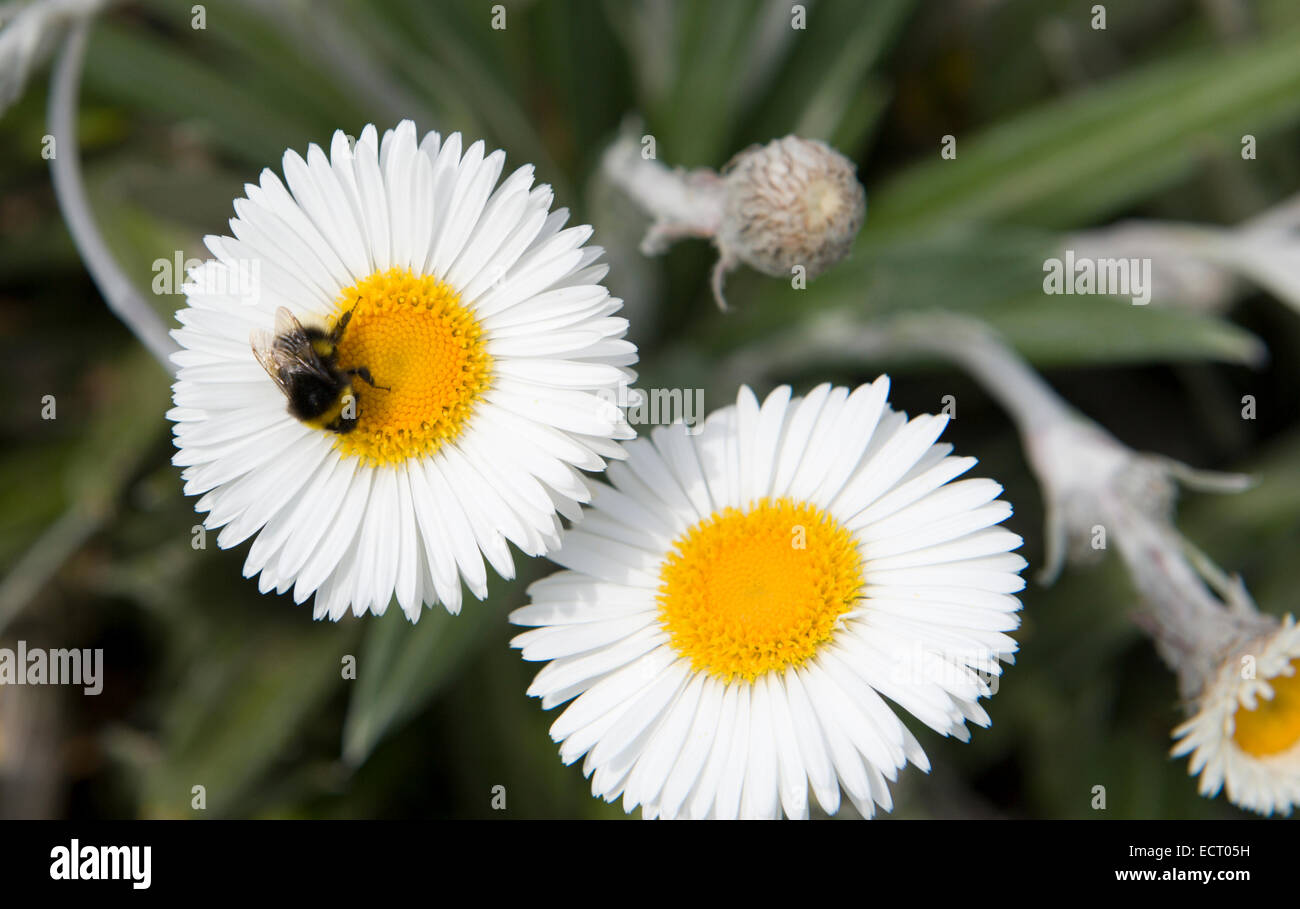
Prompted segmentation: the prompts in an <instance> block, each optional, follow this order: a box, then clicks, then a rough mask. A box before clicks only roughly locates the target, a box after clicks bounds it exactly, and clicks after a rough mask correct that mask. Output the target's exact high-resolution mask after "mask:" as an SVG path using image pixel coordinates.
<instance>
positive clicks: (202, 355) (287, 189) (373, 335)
mask: <svg viewBox="0 0 1300 909" xmlns="http://www.w3.org/2000/svg"><path fill="white" fill-rule="evenodd" d="M504 163H505V154H504V153H503V152H501V151H494V152H491V153H490V154H489V153H487V152H486V150H485V148H484V145H483V143H482V142H481V141H480V142H475V143H473V144H472V145H470V146H469V147H468V148H467V149H465V148H462V142H461V137H460V135H459V134H458V133H453V134H451V135H449V136H446V137H443V136H440V135H439V134H438V133H433V132H431V133H427V134H426V135H425V136H424V138H423V139H420V138H419V137H418V136H417V135H416V129H415V125H414V124H413V123H411V122H410V121H409V120H408V121H403V122H402V123H401V124H400V125H398V127H397V128H396V129H395V130H389V131H387V132H385V133H384V135H383V139H382V141H380V138H379V136H378V134H377V132H376V130H375V128H374V127H373V126H367V127H366V128H365V129H364V130H362V132H361V137H360V139H359V140H357V141H356V143H355V147H354V146H353V144H352V143H351V142H350V141H349V138H348V137H347V136H345V135H344V134H343V133H342V132H336V133H335V134H334V139H333V142H332V143H331V146H330V154H329V157H326V155H325V153H324V152H323V151H322V150H321V149H320V148H318V147H317V146H315V145H312V146H311V147H310V148H309V149H308V152H307V158H306V160H305V161H304V160H303V158H301V157H300V156H299V155H298V154H297V153H296V152H293V151H289V152H286V153H285V155H284V175H285V180H284V182H281V180H280V178H279V177H278V176H277V175H276V174H274V173H273V172H271V171H270V170H269V169H267V170H264V171H262V174H261V179H260V181H259V183H258V184H257V185H253V184H248V185H246V186H245V193H246V198H242V199H237V200H236V201H235V213H236V215H237V217H236V218H234V219H233V220H231V222H230V227H231V232H232V233H233V234H234V236H233V237H216V236H210V237H207V238H205V242H206V243H207V246H208V249H209V250H211V252H212V255H213V256H214V257H215V258H214V259H212V260H209V261H208V262H205V263H204V264H203V265H202V266H200V267H198V268H196V269H194V270H192V271H191V272H190V275H189V283H187V284H186V285H185V288H184V289H185V293H186V295H187V297H188V303H189V305H188V306H187V307H186V308H184V309H182V310H181V311H180V312H179V313H177V319H178V320H179V321H180V322H181V323H182V325H183V326H184V327H183V328H181V329H179V330H177V331H175V332H173V335H174V337H175V338H176V340H177V341H178V342H179V343H180V344H181V346H182V347H183V348H184V350H182V351H180V352H178V353H177V354H175V355H174V360H175V362H176V364H177V365H178V366H179V367H180V371H179V374H178V379H177V381H176V385H175V389H174V402H175V407H174V408H173V409H172V410H171V411H170V412H169V413H168V417H169V418H170V419H172V420H174V421H175V423H176V427H175V437H176V445H177V447H178V448H179V449H180V450H179V451H178V453H177V454H176V456H175V458H174V459H173V460H174V463H176V464H178V465H181V466H183V467H184V468H185V470H184V472H183V474H182V476H183V477H184V480H185V492H186V494H188V495H200V496H202V498H200V499H199V501H198V503H197V505H196V508H197V509H198V510H199V511H202V512H207V513H208V514H207V518H206V519H205V521H204V523H205V526H207V527H208V528H218V527H220V528H222V530H221V534H220V536H218V538H217V542H218V543H219V544H220V545H221V546H222V547H230V546H235V545H237V544H239V543H241V542H243V541H244V540H247V539H249V538H250V537H255V539H254V542H253V544H252V547H251V549H250V551H249V554H248V560H247V562H246V563H245V566H244V573H245V575H246V576H250V577H251V576H253V575H257V574H260V578H259V582H258V586H259V588H260V589H261V590H262V591H263V592H266V591H270V590H272V589H274V590H276V591H277V592H280V593H283V592H285V591H287V590H289V589H290V588H292V589H293V594H294V599H295V600H297V601H298V602H300V603H301V602H303V601H304V600H306V599H307V598H308V597H311V596H312V595H313V594H314V595H315V609H314V613H315V615H316V617H317V618H320V617H324V616H328V617H330V618H332V619H338V618H340V617H342V616H343V615H344V614H345V613H346V612H347V611H348V609H349V608H350V609H351V610H352V611H353V612H354V613H356V614H358V615H360V614H362V613H364V612H365V611H366V610H370V611H372V612H374V613H376V614H381V613H383V612H384V611H385V609H386V608H387V606H388V604H389V601H390V600H391V599H392V598H393V597H394V596H395V597H396V598H397V602H398V603H399V604H400V606H401V608H402V610H403V611H404V612H405V613H406V614H407V615H408V616H409V617H410V618H411V620H412V621H414V620H415V619H417V618H418V617H419V615H420V612H421V610H422V608H423V604H425V603H429V604H432V603H435V602H438V601H441V602H442V604H443V605H444V606H445V607H446V608H447V609H448V610H449V611H450V612H453V613H454V612H457V611H459V609H460V606H461V582H462V580H463V581H464V582H465V584H466V585H467V586H468V587H469V589H470V591H471V592H473V594H474V595H475V596H477V597H479V598H482V597H483V596H485V595H486V592H487V570H486V568H485V566H484V558H485V557H486V559H487V561H488V563H490V564H491V566H492V568H493V569H495V571H496V572H497V573H498V574H500V575H502V576H503V577H511V576H513V573H514V566H513V563H512V560H511V554H510V551H509V548H508V546H507V541H509V542H511V543H514V544H515V545H516V546H517V547H518V548H519V549H520V550H521V551H522V552H524V553H525V554H527V555H530V556H535V555H540V554H542V553H545V552H547V551H548V550H549V549H551V548H552V547H554V546H555V545H556V543H557V539H558V537H557V534H558V531H559V529H560V524H559V520H558V517H557V515H558V514H563V515H567V516H570V517H576V516H577V515H578V513H579V506H578V503H580V502H583V501H586V500H587V498H588V495H589V494H588V491H587V489H586V485H585V483H584V481H583V478H582V476H581V475H580V473H579V471H581V470H600V469H602V468H603V467H604V464H605V461H604V459H605V458H611V457H612V458H617V457H622V453H621V450H620V448H619V446H618V445H617V443H616V442H615V441H614V440H615V439H620V438H628V437H630V436H631V435H632V431H631V430H630V429H629V428H628V426H627V424H626V422H625V421H624V420H623V418H622V415H621V414H620V413H619V412H618V410H617V408H614V407H610V406H608V405H607V404H606V403H605V402H606V401H609V400H611V399H613V397H614V395H615V393H616V390H617V388H618V387H619V385H620V383H623V382H626V381H627V380H628V378H629V377H630V375H631V373H630V371H629V370H628V369H627V366H628V365H629V364H632V363H634V362H635V361H636V350H635V348H634V347H633V346H632V345H631V344H630V343H629V342H628V341H625V340H623V335H624V334H625V332H626V329H627V322H626V320H624V319H620V318H615V317H614V313H615V312H616V311H617V310H618V309H619V308H620V306H621V301H620V300H618V299H615V298H612V297H610V295H609V293H608V292H607V291H606V290H605V288H604V287H603V286H602V285H601V283H600V281H601V279H602V278H603V277H604V274H605V271H606V268H605V266H603V265H598V264H596V261H597V259H599V258H600V256H601V252H602V251H601V249H600V248H599V247H588V246H584V244H585V243H586V242H587V240H588V239H589V238H590V237H591V229H590V228H589V227H585V226H584V227H571V228H568V229H562V228H563V226H564V223H565V221H566V220H567V219H568V212H567V210H565V209H559V210H557V211H555V212H551V211H550V207H551V202H552V193H551V189H550V187H549V186H546V185H540V186H533V168H532V167H531V166H524V167H521V168H519V169H518V170H516V171H514V172H513V173H512V174H510V175H509V176H508V177H506V178H505V180H503V181H501V182H500V184H499V185H498V179H499V178H500V176H501V172H502V167H503V165H504ZM286 184H287V186H286ZM277 310H284V311H285V313H284V314H283V315H282V316H281V317H280V319H279V320H278V321H277ZM345 315H346V317H347V321H346V323H343V322H342V320H343V319H344V317H345ZM287 316H292V317H293V319H294V320H297V321H299V322H301V323H302V325H303V326H305V328H306V329H307V330H308V331H315V332H319V333H321V334H328V333H330V332H334V333H338V332H339V331H340V330H341V329H345V330H343V331H342V334H341V340H340V342H339V344H338V345H337V351H336V354H335V356H336V359H337V364H336V365H337V367H338V370H339V371H340V372H341V373H345V374H346V375H347V376H350V377H351V394H350V395H349V396H343V398H346V400H344V399H343V398H341V399H340V402H338V403H340V405H341V406H343V405H346V407H347V408H350V409H349V410H346V411H345V414H347V415H349V419H353V420H355V422H354V423H349V422H347V421H344V420H340V419H337V415H334V416H335V419H334V422H333V425H334V426H335V428H336V430H341V431H331V430H330V429H328V428H321V427H320V426H317V425H309V423H308V422H304V421H301V420H299V419H297V418H295V417H294V416H293V415H291V414H290V413H289V412H288V405H289V403H290V402H289V401H287V400H286V397H287V394H288V393H287V392H285V393H282V391H281V389H280V388H278V387H277V383H276V381H274V380H273V378H272V376H271V375H268V371H267V370H266V369H264V368H263V366H262V365H259V362H258V360H257V359H256V358H255V356H254V353H253V349H252V339H253V338H256V337H258V336H259V334H261V333H265V332H271V331H273V330H274V328H275V326H276V325H277V324H280V325H284V324H291V322H292V320H288V319H287ZM262 336H263V337H266V335H262ZM327 347H328V345H322V347H321V348H320V349H322V350H324V349H326V348H327ZM317 422H318V423H322V422H323V423H327V422H328V421H327V420H322V421H317Z"/></svg>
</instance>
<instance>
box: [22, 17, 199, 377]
mask: <svg viewBox="0 0 1300 909" xmlns="http://www.w3.org/2000/svg"><path fill="white" fill-rule="evenodd" d="M89 31H90V25H89V23H88V22H87V21H86V20H84V19H82V20H79V21H77V22H76V23H74V24H73V26H72V29H71V31H70V32H69V34H68V37H67V38H66V39H65V41H64V43H63V49H62V50H61V51H60V52H59V60H58V63H57V65H56V66H55V69H54V79H53V83H52V85H51V86H50V101H49V109H48V113H47V117H48V126H49V130H50V134H51V135H52V136H54V150H55V151H54V155H53V157H51V159H50V175H51V179H52V180H53V183H54V195H55V196H56V198H57V199H58V202H59V210H60V211H61V212H62V213H63V219H64V221H65V222H67V225H68V231H69V233H71V234H72V242H73V243H74V244H76V247H77V251H78V252H79V253H80V254H81V258H82V260H83V261H84V262H85V263H86V269H87V270H88V271H89V272H90V276H91V278H92V279H93V280H94V282H95V286H96V287H98V288H99V292H100V293H101V294H103V296H104V300H105V301H106V302H107V303H108V308H109V309H111V310H112V311H113V313H114V314H115V315H116V316H117V317H118V318H119V319H121V320H122V322H123V323H124V324H125V325H126V327H127V328H129V329H130V330H131V332H132V334H134V335H135V336H136V337H137V338H138V339H139V340H140V342H141V343H142V344H144V345H145V347H147V348H149V352H150V353H152V354H153V355H154V356H155V357H157V358H158V362H160V363H161V364H162V365H163V368H164V369H166V370H167V371H168V372H172V373H175V371H176V367H175V366H174V365H173V364H172V362H171V358H170V355H171V354H172V353H173V352H174V351H176V350H178V349H179V348H178V347H177V345H176V342H175V341H173V340H172V339H171V337H169V336H168V334H167V328H166V326H165V325H164V324H163V321H162V319H161V318H159V316H158V314H157V313H156V312H155V311H154V310H153V308H152V307H151V306H150V305H149V304H148V303H147V302H146V301H145V300H144V298H143V297H141V296H140V294H139V292H138V291H137V290H136V289H135V286H134V285H133V284H132V283H131V280H130V279H129V278H128V277H127V276H126V274H125V273H124V272H123V271H122V267H121V266H120V265H119V264H118V262H117V260H116V259H115V258H113V254H112V253H111V252H110V251H109V248H108V244H107V243H105V242H104V237H103V234H101V233H100V231H99V228H98V227H97V226H96V224H95V217H94V214H93V213H92V212H91V210H90V203H89V200H88V199H87V197H86V186H85V182H84V181H83V180H82V176H81V162H80V157H79V155H78V153H77V123H76V114H77V97H78V92H79V86H80V83H81V68H82V62H83V61H84V59H85V54H86V42H87V38H88V35H89Z"/></svg>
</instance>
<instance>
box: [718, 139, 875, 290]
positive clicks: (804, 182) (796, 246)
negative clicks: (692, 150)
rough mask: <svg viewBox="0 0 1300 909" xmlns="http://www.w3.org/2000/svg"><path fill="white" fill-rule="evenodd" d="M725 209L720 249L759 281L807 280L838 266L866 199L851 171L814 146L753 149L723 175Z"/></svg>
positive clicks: (796, 142) (776, 144) (779, 144)
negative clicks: (799, 270) (796, 273)
mask: <svg viewBox="0 0 1300 909" xmlns="http://www.w3.org/2000/svg"><path fill="white" fill-rule="evenodd" d="M723 179H724V181H725V184H726V204H725V210H724V214H723V220H722V225H721V228H720V229H719V231H718V235H717V244H718V248H719V250H720V251H721V253H722V259H723V262H724V263H731V264H734V262H735V261H737V260H739V261H740V262H744V263H745V264H746V265H748V266H750V267H751V268H754V269H756V270H758V271H761V272H763V273H764V274H768V275H773V276H788V275H790V274H791V272H792V271H793V269H794V268H795V267H796V266H800V265H801V266H803V267H804V269H805V277H806V278H807V279H808V280H812V279H813V278H815V277H817V276H818V275H820V274H821V273H822V272H824V271H826V269H828V268H830V267H831V266H832V265H834V264H835V263H836V262H838V261H840V260H841V259H843V258H844V257H845V256H846V255H847V254H848V252H849V250H850V248H852V246H853V240H854V238H855V237H856V236H857V235H858V231H859V230H860V229H861V228H862V222H863V219H864V218H865V216H866V211H867V196H866V193H865V192H864V191H863V189H862V184H861V183H859V182H858V180H857V176H856V175H855V169H854V166H853V163H852V162H851V161H849V160H848V159H847V158H845V157H844V156H843V155H841V154H840V153H839V152H837V151H835V150H834V149H833V148H831V147H830V146H828V145H827V144H826V143H824V142H818V141H816V140H814V139H801V138H799V137H798V136H786V137H785V138H784V139H776V140H774V141H772V142H769V143H768V144H767V145H764V146H753V147H751V148H748V149H746V150H745V151H743V152H741V153H740V154H738V155H737V156H736V157H735V158H733V159H732V161H731V163H730V164H728V165H727V167H726V169H725V170H724V171H723Z"/></svg>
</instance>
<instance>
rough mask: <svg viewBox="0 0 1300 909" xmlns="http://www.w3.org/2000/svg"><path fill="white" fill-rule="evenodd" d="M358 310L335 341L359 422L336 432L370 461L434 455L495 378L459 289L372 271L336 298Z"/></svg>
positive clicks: (348, 449)
mask: <svg viewBox="0 0 1300 909" xmlns="http://www.w3.org/2000/svg"><path fill="white" fill-rule="evenodd" d="M338 307H339V308H338V314H339V316H340V317H341V316H342V315H343V313H345V312H348V311H351V313H352V316H351V319H350V320H349V322H348V324H347V327H346V328H345V329H344V332H343V339H342V341H340V343H339V350H338V364H339V368H340V369H345V370H347V369H360V368H363V367H364V368H365V369H367V370H369V372H370V378H371V379H372V380H373V381H374V384H375V386H382V387H372V386H371V385H369V384H367V383H366V381H365V380H364V379H362V378H361V377H359V376H354V377H353V379H352V390H353V392H354V393H355V395H356V416H357V424H356V426H355V427H354V428H353V429H352V430H351V431H350V432H346V433H341V434H339V435H338V437H337V439H336V441H335V446H336V447H337V448H338V450H339V451H341V452H342V453H343V454H344V455H349V456H354V457H358V458H362V459H363V460H365V461H366V462H367V463H369V464H372V465H376V466H377V465H382V464H394V463H397V462H399V461H404V460H406V459H407V458H414V457H420V456H423V455H428V454H432V453H433V452H435V451H437V450H438V448H439V447H440V446H441V445H442V444H443V443H444V442H447V441H450V440H452V439H455V438H456V436H457V435H459V434H460V432H461V430H462V429H464V427H465V424H466V421H467V420H468V419H469V418H470V415H471V414H472V413H473V410H474V405H475V404H476V402H477V401H478V400H479V398H481V397H482V396H483V393H484V392H486V391H487V389H488V387H489V385H490V384H491V381H492V358H491V357H490V356H489V355H488V353H487V346H486V344H485V343H484V341H483V337H482V335H483V331H482V328H481V327H480V326H479V324H478V322H477V320H475V318H474V316H473V315H471V314H470V312H469V310H467V309H466V308H465V307H463V306H461V305H460V297H459V296H458V295H457V294H456V292H455V291H454V290H452V289H451V288H450V287H448V286H447V285H446V284H444V283H442V282H441V281H439V280H438V279H436V278H433V277H431V276H429V275H415V274H412V273H411V271H410V270H409V269H405V268H393V269H390V270H389V271H385V272H375V273H374V274H372V275H370V276H369V277H367V278H363V279H362V280H360V281H358V282H357V283H356V284H355V285H354V286H352V287H349V288H347V289H346V290H345V291H343V293H342V294H341V295H340V297H339V303H338Z"/></svg>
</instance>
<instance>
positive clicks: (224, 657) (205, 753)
mask: <svg viewBox="0 0 1300 909" xmlns="http://www.w3.org/2000/svg"><path fill="white" fill-rule="evenodd" d="M353 634H354V628H353V627H352V626H350V625H318V626H316V627H314V628H311V629H310V630H304V629H302V628H301V627H299V628H295V629H292V630H289V631H282V632H279V633H274V632H270V631H269V630H267V629H265V628H263V629H262V631H261V632H260V633H259V635H258V637H256V638H248V637H247V635H246V630H245V629H243V628H239V629H232V630H231V632H230V634H229V635H228V636H226V637H224V638H218V639H216V640H210V641H208V642H206V646H205V648H204V650H203V652H202V655H201V656H200V658H199V659H196V660H194V661H193V662H191V663H190V664H189V665H188V666H187V667H186V671H185V673H184V675H183V677H182V681H181V684H180V685H179V686H178V688H177V689H176V690H175V691H174V692H173V693H172V696H171V698H170V700H169V713H168V715H167V717H166V719H165V721H164V729H165V732H164V735H163V739H162V760H161V761H159V762H158V763H157V765H156V766H153V767H144V768H142V770H143V779H144V781H145V782H144V788H145V792H144V794H143V808H142V814H143V815H144V816H146V817H187V816H192V809H191V799H192V797H193V796H192V788H193V787H194V786H199V785H201V786H203V787H204V789H205V792H206V799H207V809H206V813H207V815H208V816H229V815H232V814H240V813H243V812H242V811H241V805H243V804H244V799H245V798H246V797H247V795H248V793H249V791H250V790H251V789H252V787H254V786H255V785H257V784H258V783H260V782H261V781H262V779H263V776H264V774H265V772H266V771H267V770H268V768H269V767H270V766H271V765H272V764H273V763H274V762H275V761H276V760H278V759H282V758H283V757H284V755H285V752H286V749H287V748H288V747H289V746H290V744H291V743H292V742H293V741H294V739H295V737H296V736H297V734H298V732H299V730H300V728H301V727H302V725H303V724H304V723H305V722H306V721H307V720H309V719H310V718H312V717H313V716H315V715H316V714H317V712H318V711H319V710H320V709H321V707H322V706H323V704H324V702H325V700H326V699H327V698H328V697H329V696H330V695H331V693H333V692H336V691H337V690H338V687H337V686H339V685H340V684H344V682H342V680H341V674H340V665H341V663H340V661H341V658H342V656H343V654H345V653H347V652H348V651H349V650H351V649H352V647H351V645H350V644H349V640H350V639H351V638H352V637H353ZM218 657H220V659H218Z"/></svg>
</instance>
